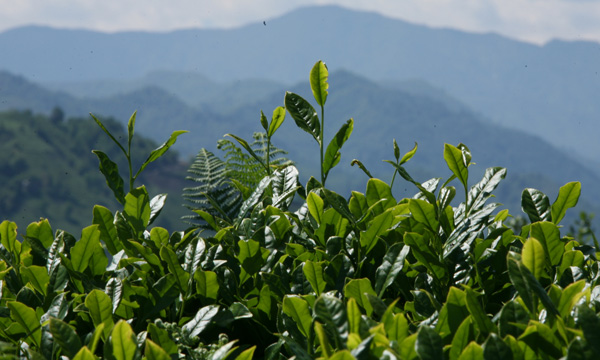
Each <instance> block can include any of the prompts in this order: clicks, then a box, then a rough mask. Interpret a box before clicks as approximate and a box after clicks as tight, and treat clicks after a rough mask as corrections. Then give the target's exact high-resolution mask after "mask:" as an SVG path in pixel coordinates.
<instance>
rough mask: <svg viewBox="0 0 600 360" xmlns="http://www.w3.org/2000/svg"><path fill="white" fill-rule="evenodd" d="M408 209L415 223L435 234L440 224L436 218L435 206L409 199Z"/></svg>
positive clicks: (423, 201)
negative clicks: (423, 225)
mask: <svg viewBox="0 0 600 360" xmlns="http://www.w3.org/2000/svg"><path fill="white" fill-rule="evenodd" d="M408 208H409V209H410V212H411V213H412V215H413V217H414V219H415V220H416V221H418V222H420V223H422V224H425V226H427V228H428V229H429V230H431V231H432V232H433V233H434V234H437V232H438V229H439V226H440V223H439V222H438V220H437V218H436V209H435V205H433V204H430V203H428V202H427V201H425V200H419V199H410V202H409V203H408Z"/></svg>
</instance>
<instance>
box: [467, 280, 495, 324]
mask: <svg viewBox="0 0 600 360" xmlns="http://www.w3.org/2000/svg"><path fill="white" fill-rule="evenodd" d="M466 294H467V297H466V300H467V309H469V312H470V313H471V316H472V317H473V320H474V321H475V324H477V327H478V328H479V331H480V332H481V333H482V334H484V335H487V334H490V333H492V332H495V331H496V326H495V325H494V323H492V321H491V320H490V318H489V317H488V316H487V314H486V313H485V311H484V310H483V308H482V307H481V304H480V303H479V300H477V297H476V293H475V291H473V290H471V289H470V288H467V289H466Z"/></svg>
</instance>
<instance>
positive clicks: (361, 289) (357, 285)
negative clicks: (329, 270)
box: [344, 278, 377, 316]
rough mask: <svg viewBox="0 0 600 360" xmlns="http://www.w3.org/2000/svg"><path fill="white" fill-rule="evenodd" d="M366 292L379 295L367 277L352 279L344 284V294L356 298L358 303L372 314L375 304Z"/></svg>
mask: <svg viewBox="0 0 600 360" xmlns="http://www.w3.org/2000/svg"><path fill="white" fill-rule="evenodd" d="M365 294H371V295H373V296H377V293H375V290H373V287H372V286H371V281H370V280H369V279H367V278H363V279H352V280H350V281H349V282H348V283H347V284H346V286H344V296H346V297H347V298H354V299H355V300H356V302H357V303H358V305H360V306H361V307H362V308H363V309H365V311H366V312H367V316H371V314H372V313H373V306H372V305H371V302H370V301H369V298H368V297H367V295H365Z"/></svg>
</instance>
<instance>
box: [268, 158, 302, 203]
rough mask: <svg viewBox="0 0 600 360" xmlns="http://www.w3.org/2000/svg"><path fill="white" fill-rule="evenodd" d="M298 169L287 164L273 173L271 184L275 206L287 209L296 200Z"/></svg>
mask: <svg viewBox="0 0 600 360" xmlns="http://www.w3.org/2000/svg"><path fill="white" fill-rule="evenodd" d="M298 175H299V172H298V169H296V167H295V166H293V165H290V166H286V167H285V168H283V169H279V170H277V171H275V172H274V173H273V175H272V176H271V177H272V181H271V184H272V185H273V186H272V189H273V206H279V207H283V208H284V209H287V208H288V207H289V206H290V205H291V204H292V201H293V200H294V196H293V195H294V193H295V191H296V190H298V185H299V183H298Z"/></svg>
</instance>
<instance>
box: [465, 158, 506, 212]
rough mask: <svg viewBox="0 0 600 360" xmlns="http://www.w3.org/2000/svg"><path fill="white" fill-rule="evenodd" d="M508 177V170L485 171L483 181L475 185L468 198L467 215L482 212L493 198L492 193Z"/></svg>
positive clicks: (495, 168) (494, 169)
mask: <svg viewBox="0 0 600 360" xmlns="http://www.w3.org/2000/svg"><path fill="white" fill-rule="evenodd" d="M505 177H506V169H505V168H502V167H492V168H488V169H486V170H485V174H484V175H483V178H482V179H481V181H479V182H478V183H477V184H475V185H473V186H472V187H471V189H470V190H469V194H468V196H467V206H466V208H467V211H466V215H467V216H468V215H469V214H470V213H473V212H476V211H478V210H481V208H482V207H483V206H484V204H485V202H486V201H487V200H488V199H489V198H490V197H492V196H493V195H492V192H493V191H494V190H495V189H496V188H497V187H498V184H499V183H500V181H502V179H504V178H505Z"/></svg>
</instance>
